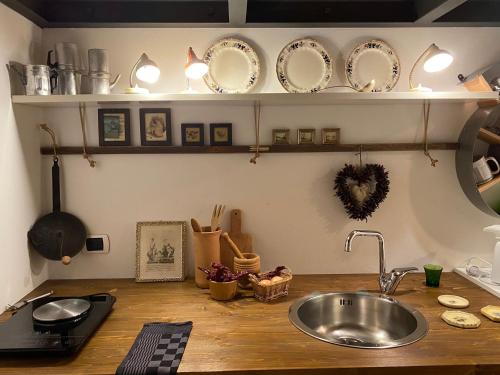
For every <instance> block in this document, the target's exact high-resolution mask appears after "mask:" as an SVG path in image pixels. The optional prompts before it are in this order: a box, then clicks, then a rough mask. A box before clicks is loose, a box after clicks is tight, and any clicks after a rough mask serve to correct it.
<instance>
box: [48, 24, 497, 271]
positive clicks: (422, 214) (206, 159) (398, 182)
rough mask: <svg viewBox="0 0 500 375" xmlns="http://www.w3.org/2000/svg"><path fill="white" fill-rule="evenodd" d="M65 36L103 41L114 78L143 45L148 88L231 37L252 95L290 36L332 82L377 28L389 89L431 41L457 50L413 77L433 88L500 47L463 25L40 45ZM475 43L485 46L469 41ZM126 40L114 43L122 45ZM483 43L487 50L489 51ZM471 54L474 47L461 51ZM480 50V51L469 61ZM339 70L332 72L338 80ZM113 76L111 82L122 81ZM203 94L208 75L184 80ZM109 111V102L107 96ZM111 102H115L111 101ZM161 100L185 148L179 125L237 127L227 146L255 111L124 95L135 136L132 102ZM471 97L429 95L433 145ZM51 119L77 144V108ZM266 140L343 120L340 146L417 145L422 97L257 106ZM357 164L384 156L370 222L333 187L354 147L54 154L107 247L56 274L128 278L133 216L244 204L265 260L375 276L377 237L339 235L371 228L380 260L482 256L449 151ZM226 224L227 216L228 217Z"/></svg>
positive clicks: (108, 32)
mask: <svg viewBox="0 0 500 375" xmlns="http://www.w3.org/2000/svg"><path fill="white" fill-rule="evenodd" d="M61 35H64V40H65V41H69V42H76V43H78V44H79V45H80V46H81V48H82V49H83V50H85V49H87V48H92V47H96V48H106V49H108V50H109V55H110V66H111V71H112V73H113V74H116V73H122V74H124V75H125V76H127V74H128V72H129V69H130V67H131V65H132V64H133V63H134V62H135V60H136V59H137V57H138V56H139V55H140V53H141V52H143V51H144V52H147V53H148V55H150V57H151V58H153V59H154V60H155V61H156V62H158V64H159V65H160V68H161V77H160V81H159V82H158V83H157V84H155V85H150V86H148V87H149V89H150V90H151V91H152V92H180V91H182V90H184V89H185V86H186V84H185V78H184V76H183V64H184V62H185V56H186V51H187V48H188V47H189V46H192V47H193V48H194V49H195V50H196V51H197V53H198V54H199V55H202V54H203V52H204V51H205V49H206V48H208V47H209V46H210V45H211V44H212V43H213V42H214V41H215V40H217V39H219V38H221V37H224V36H230V35H236V36H238V37H241V38H243V39H245V40H248V41H251V42H252V45H253V46H254V47H255V48H256V50H257V52H258V53H259V55H260V57H261V64H262V76H261V81H260V82H259V85H258V86H257V88H256V91H257V92H283V89H282V88H281V86H280V84H279V82H278V80H277V79H276V77H275V61H276V57H277V55H278V53H279V51H280V50H281V48H282V47H283V46H284V45H285V44H286V43H287V42H289V41H290V40H293V39H294V38H298V37H302V36H312V37H315V38H317V39H318V40H320V41H321V42H322V43H323V44H324V45H325V46H326V47H327V48H328V49H329V50H330V52H331V54H332V56H333V58H334V63H335V67H334V73H335V76H334V81H333V83H341V82H343V80H344V78H343V75H344V73H343V71H344V67H343V65H344V61H343V59H342V56H344V57H345V56H346V55H347V54H348V53H349V52H350V50H351V48H352V47H353V46H354V45H355V44H356V43H358V42H359V41H362V40H366V39H367V38H370V37H377V38H381V39H383V40H385V41H387V42H388V43H389V44H390V45H391V46H392V47H393V48H394V49H395V50H396V51H397V52H398V54H399V58H400V61H401V68H402V70H401V78H400V79H399V82H398V83H397V85H396V87H395V90H396V91H405V90H407V84H408V83H407V78H408V73H409V70H410V67H411V64H412V63H413V61H414V60H415V59H416V58H417V57H418V54H419V53H420V51H421V50H424V49H425V48H426V47H427V46H428V45H429V44H430V43H431V42H436V43H438V44H439V45H440V46H441V47H443V48H446V49H447V50H449V51H450V52H452V53H453V54H454V56H455V64H454V65H452V66H451V67H450V68H449V69H448V70H446V71H443V72H440V73H437V74H434V75H432V76H431V75H429V74H427V75H425V74H421V75H420V73H419V76H417V80H418V81H421V82H422V83H423V84H425V85H428V86H432V87H434V88H435V90H438V91H446V90H449V91H451V90H463V88H462V87H460V86H457V84H456V82H457V79H456V76H457V74H458V73H460V72H469V71H472V70H474V69H475V68H476V67H478V66H483V65H487V64H488V63H491V62H493V61H494V59H495V57H497V56H498V55H499V52H500V47H498V44H496V43H495V42H496V40H497V39H498V36H499V35H498V30H497V29H493V28H491V29H490V28H481V29H464V32H463V33H462V34H461V36H462V37H461V38H460V40H458V39H457V38H456V35H457V31H456V29H436V28H423V29H273V30H269V29H219V30H217V29H189V30H187V29H65V30H57V29H46V30H44V45H45V49H46V50H47V49H49V48H51V47H52V46H53V45H54V43H55V42H57V41H61ZM478 40H481V43H477V41H478ZM118 41H123V42H118ZM484 46H489V48H488V49H485V48H484ZM470 56H475V58H474V59H471V58H470ZM477 56H480V58H481V61H478V58H477ZM339 77H341V78H339ZM126 81H127V80H122V81H120V82H119V83H118V85H117V87H116V88H115V89H114V92H116V93H119V92H122V91H123V90H124V88H125V87H126V86H127V82H126ZM192 85H193V87H194V88H195V89H197V90H199V91H200V92H209V90H208V88H206V87H205V85H204V83H203V82H202V81H201V82H192ZM111 107H112V106H111ZM118 107H123V105H120V106H118ZM142 107H152V108H155V107H158V108H159V107H164V108H167V107H168V108H171V111H172V132H173V144H174V145H180V144H181V123H184V122H197V123H198V122H201V123H204V124H205V129H206V132H207V133H206V134H205V138H206V139H208V130H207V129H208V124H209V123H212V122H230V123H232V124H233V144H251V143H253V142H254V133H253V109H252V108H251V107H250V106H235V105H231V106H223V105H220V104H204V105H192V104H174V105H168V104H161V105H158V104H151V103H149V104H148V105H138V104H135V105H130V106H128V108H130V109H131V133H132V134H131V138H132V144H133V145H139V144H140V130H139V108H142ZM474 109H475V105H473V104H468V105H462V104H435V105H433V106H432V108H431V120H430V136H429V138H430V139H431V140H432V141H435V142H439V141H446V142H453V141H456V139H457V137H458V134H459V132H460V130H461V127H462V125H463V123H464V122H465V120H466V119H467V118H468V116H469V115H470V114H471V113H472V112H473V111H474ZM88 118H89V125H88V128H89V129H88V133H89V134H88V137H89V144H91V145H97V144H98V132H97V110H96V109H95V108H90V109H89V111H88ZM46 119H47V122H48V123H49V124H50V125H51V126H52V127H54V128H55V129H56V131H57V133H58V136H59V138H60V143H61V144H63V145H80V144H81V133H80V129H79V126H80V125H79V118H78V113H77V111H76V110H75V109H60V108H59V109H56V110H47V112H46ZM261 126H262V129H261V134H262V143H263V144H266V143H270V142H271V130H272V129H273V128H280V127H285V128H290V129H291V131H292V134H295V130H296V129H298V128H304V127H306V128H307V127H310V128H316V129H317V132H319V130H320V129H321V128H323V127H339V128H340V129H341V134H342V142H343V143H354V144H356V143H363V142H365V143H373V142H415V141H419V140H421V139H422V135H423V112H422V108H421V107H420V106H418V105H376V106H375V105H366V106H359V105H337V106H304V107H301V106H295V107H287V106H275V107H266V106H265V107H262V117H261ZM365 156H366V161H368V162H374V163H381V164H383V165H384V166H385V167H386V169H387V170H388V171H389V176H390V179H391V190H390V192H389V194H388V196H387V199H386V201H385V202H384V203H383V204H382V205H381V206H380V209H379V210H377V211H376V212H375V213H374V215H373V218H370V219H369V220H368V222H367V223H365V222H353V221H351V220H348V218H347V216H346V214H345V212H344V209H343V207H342V205H341V203H340V201H339V200H338V198H336V197H335V196H334V191H333V179H334V176H335V173H336V172H337V171H338V170H339V169H340V168H342V167H343V165H344V164H345V163H348V162H353V161H355V160H356V159H355V156H354V154H353V153H325V154H322V153H320V154H284V155H279V154H272V155H263V156H262V157H261V158H260V159H259V160H258V163H257V165H252V164H250V163H249V158H250V156H249V155H246V154H229V155H108V156H105V155H102V156H95V159H96V160H97V162H98V165H97V167H96V168H95V169H91V168H89V166H88V163H87V162H86V161H85V160H84V159H83V158H81V157H80V156H65V157H63V169H64V171H63V183H64V189H63V190H64V197H63V207H64V209H65V210H68V211H70V212H73V213H75V214H77V215H78V216H79V217H80V218H81V219H82V220H83V221H84V222H85V223H86V224H87V226H88V230H89V233H92V234H101V233H106V234H109V235H110V241H111V251H110V253H109V254H99V255H98V254H86V253H84V252H82V253H81V254H80V255H78V256H77V257H75V259H74V260H73V262H72V264H71V265H70V266H68V267H65V266H63V265H62V264H60V263H57V262H53V263H52V262H51V263H50V267H49V269H50V275H51V277H53V278H86V277H89V278H94V277H133V276H134V275H135V253H136V244H135V225H136V222H138V221H154V220H189V218H190V217H198V218H203V217H205V218H206V222H207V223H208V220H209V217H210V214H211V209H212V207H213V205H214V204H215V203H224V204H226V206H227V207H228V209H230V208H241V209H242V210H243V215H244V229H245V231H246V232H248V233H251V234H252V235H253V237H254V248H255V249H256V251H257V252H258V253H259V254H261V255H263V259H264V261H263V265H262V266H263V268H264V269H265V268H271V267H273V266H275V265H277V264H286V265H288V266H289V267H290V268H291V269H292V270H293V271H294V273H353V272H376V271H377V267H378V261H377V256H378V254H377V251H376V246H375V244H374V243H372V241H371V240H370V239H362V240H360V241H359V242H357V243H356V247H358V248H359V249H356V250H357V251H355V252H353V253H350V254H347V253H345V252H344V250H343V245H344V240H345V237H346V235H347V233H348V232H349V231H350V230H351V229H354V228H369V229H376V230H380V231H381V232H383V233H384V236H385V238H386V242H387V258H388V267H393V266H409V265H420V266H421V265H423V264H424V263H426V262H428V261H433V262H437V263H440V264H443V265H445V267H446V269H451V268H452V267H454V266H456V265H458V264H459V263H460V262H461V261H462V260H465V259H466V258H468V257H469V256H471V255H480V256H485V257H488V255H489V253H490V248H491V239H490V238H488V236H485V235H484V234H483V233H482V227H483V226H485V225H489V224H492V223H493V222H492V219H490V218H489V217H487V216H485V215H483V214H481V213H480V212H479V211H478V210H476V209H475V208H474V207H473V206H472V205H471V204H470V203H469V202H468V201H467V199H466V197H465V195H464V194H463V192H462V190H461V188H460V186H459V184H458V181H457V178H456V174H455V163H454V152H452V151H441V152H434V153H433V156H434V157H436V158H437V159H439V161H440V162H439V164H438V166H437V167H436V168H432V167H430V165H429V162H428V160H427V158H426V157H425V156H424V155H423V153H420V152H391V153H388V152H372V153H366V155H365ZM50 164H51V160H50V158H44V161H43V174H44V176H43V181H44V195H43V196H44V197H45V198H46V199H45V202H46V206H45V210H46V211H48V210H49V209H50V204H49V202H50V194H49V192H50V183H49V181H50V179H49V176H50ZM224 224H225V225H226V226H227V225H228V218H227V217H226V218H225V220H224ZM188 249H189V251H188V264H187V270H188V273H190V274H192V273H193V272H192V271H193V270H192V268H193V267H192V253H191V251H192V250H191V239H189V241H188Z"/></svg>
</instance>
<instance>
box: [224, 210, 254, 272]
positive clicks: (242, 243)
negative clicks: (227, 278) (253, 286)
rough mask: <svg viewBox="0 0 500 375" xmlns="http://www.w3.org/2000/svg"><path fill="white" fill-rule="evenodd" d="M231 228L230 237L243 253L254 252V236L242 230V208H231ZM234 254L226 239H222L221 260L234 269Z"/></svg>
mask: <svg viewBox="0 0 500 375" xmlns="http://www.w3.org/2000/svg"><path fill="white" fill-rule="evenodd" d="M230 215H231V230H230V231H229V232H228V233H229V237H231V239H232V240H233V242H234V243H235V244H236V246H238V248H239V249H240V250H241V252H242V253H253V247H252V236H250V235H249V234H246V233H242V232H241V221H242V220H241V210H239V209H234V210H231V214H230ZM233 258H234V254H233V252H232V251H231V247H230V246H229V244H228V243H227V241H226V240H224V239H223V238H221V240H220V260H221V262H222V264H223V265H225V266H227V267H229V268H230V269H231V270H232V269H233Z"/></svg>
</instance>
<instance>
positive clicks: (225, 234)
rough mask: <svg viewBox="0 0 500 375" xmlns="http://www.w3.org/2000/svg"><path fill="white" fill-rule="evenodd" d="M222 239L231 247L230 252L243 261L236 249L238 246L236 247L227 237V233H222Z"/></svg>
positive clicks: (241, 255)
mask: <svg viewBox="0 0 500 375" xmlns="http://www.w3.org/2000/svg"><path fill="white" fill-rule="evenodd" d="M222 238H224V239H225V240H226V241H227V243H228V244H229V246H230V247H231V250H233V253H234V255H235V256H236V258H240V259H245V257H244V256H243V254H242V253H241V251H240V249H239V248H238V246H236V244H235V243H234V242H233V240H232V239H231V237H229V234H228V233H227V232H224V233H223V234H222Z"/></svg>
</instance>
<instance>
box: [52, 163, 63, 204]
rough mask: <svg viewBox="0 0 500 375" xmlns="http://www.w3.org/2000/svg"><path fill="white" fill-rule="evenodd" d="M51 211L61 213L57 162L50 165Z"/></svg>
mask: <svg viewBox="0 0 500 375" xmlns="http://www.w3.org/2000/svg"><path fill="white" fill-rule="evenodd" d="M52 211H53V212H61V189H60V185H59V160H58V159H57V158H54V164H53V165H52Z"/></svg>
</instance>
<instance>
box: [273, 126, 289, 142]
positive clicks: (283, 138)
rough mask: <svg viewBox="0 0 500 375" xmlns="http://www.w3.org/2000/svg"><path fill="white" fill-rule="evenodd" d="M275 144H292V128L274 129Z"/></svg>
mask: <svg viewBox="0 0 500 375" xmlns="http://www.w3.org/2000/svg"><path fill="white" fill-rule="evenodd" d="M272 134H273V135H272V137H273V139H272V144H273V145H289V144H290V129H273V133H272Z"/></svg>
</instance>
